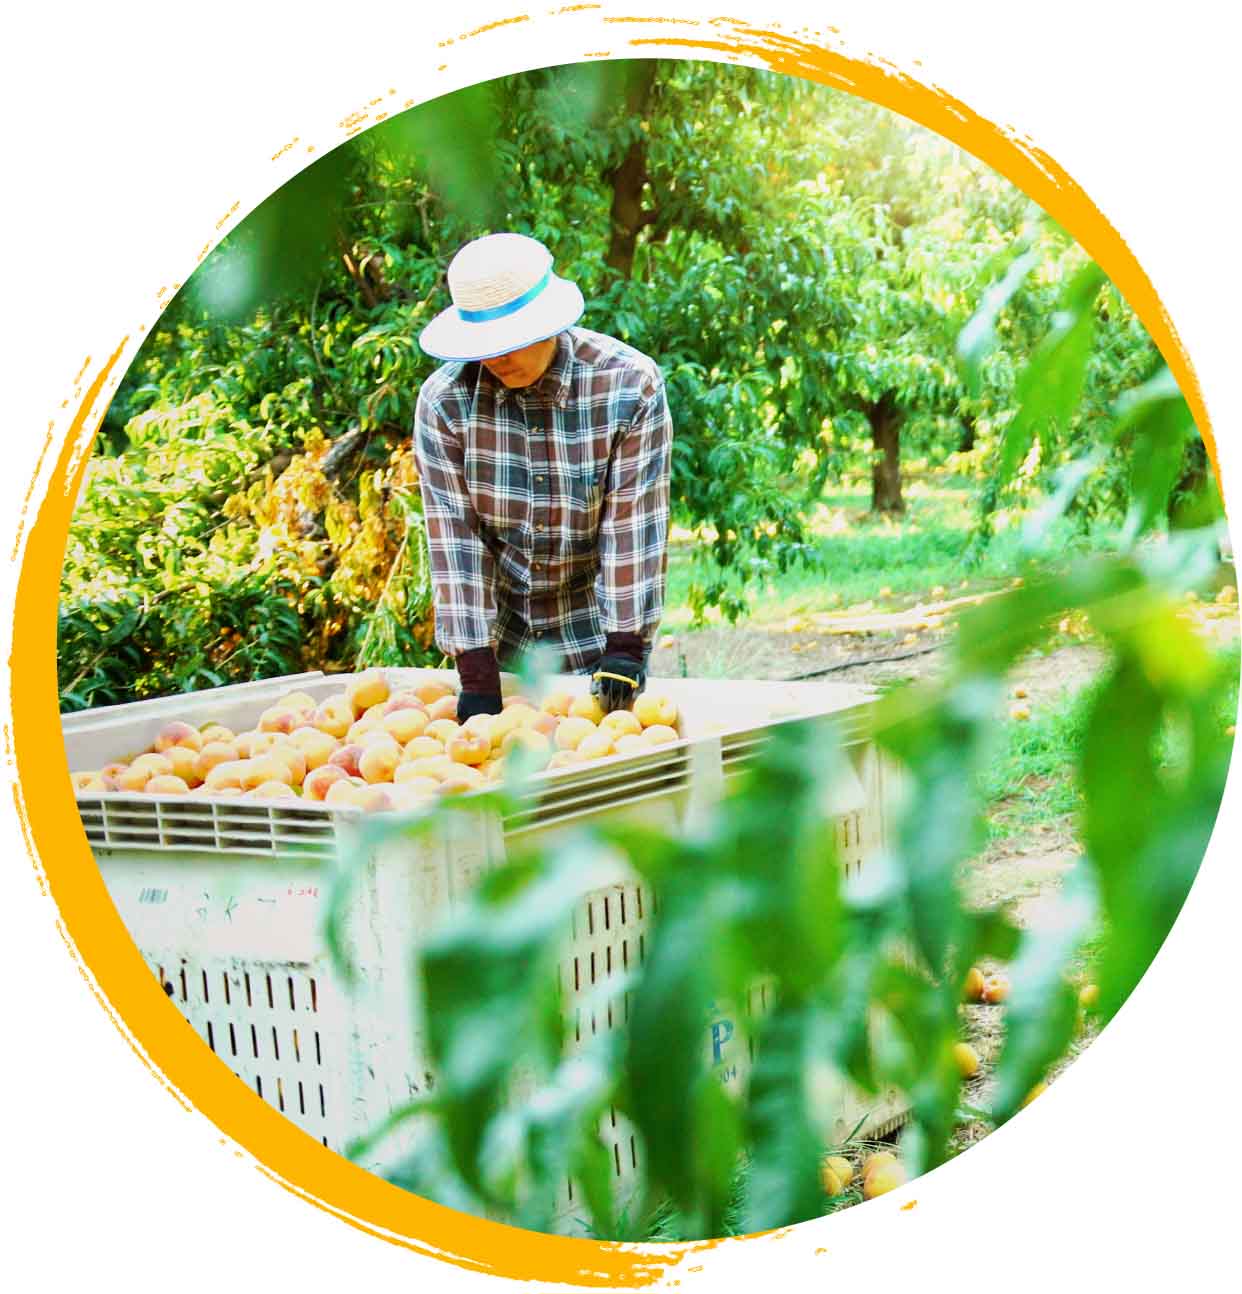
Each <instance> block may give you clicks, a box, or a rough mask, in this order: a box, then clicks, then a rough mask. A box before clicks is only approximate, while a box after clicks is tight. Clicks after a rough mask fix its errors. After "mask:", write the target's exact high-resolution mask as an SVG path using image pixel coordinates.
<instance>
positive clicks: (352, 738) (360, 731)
mask: <svg viewBox="0 0 1242 1294" xmlns="http://www.w3.org/2000/svg"><path fill="white" fill-rule="evenodd" d="M378 727H379V721H378V720H377V719H359V720H358V721H357V722H356V723H351V724H350V725H349V731H348V732H347V733H346V734H345V741H346V742H347V743H351V744H352V743H354V742H357V741H360V740H361V739H362V738H363V737H365V736H366V734H367V733H368V732H374V731H375V729H376V728H378Z"/></svg>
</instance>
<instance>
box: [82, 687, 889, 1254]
mask: <svg viewBox="0 0 1242 1294" xmlns="http://www.w3.org/2000/svg"><path fill="white" fill-rule="evenodd" d="M386 673H387V674H388V676H389V680H390V683H391V685H392V686H393V688H394V690H395V689H398V688H401V687H405V686H412V685H416V684H417V683H419V682H422V681H426V680H428V679H432V678H437V679H442V680H444V681H448V682H454V681H455V675H454V674H453V673H452V672H451V671H434V670H402V669H391V670H388V671H386ZM347 682H348V676H342V675H335V676H325V675H322V674H306V675H298V676H293V677H289V678H283V679H277V680H271V681H266V682H261V683H251V684H243V685H240V686H235V687H227V688H220V689H217V690H215V691H212V692H208V693H195V694H188V695H184V696H177V697H169V698H161V699H159V700H157V701H149V702H139V703H136V704H132V705H125V706H112V707H107V708H101V709H98V710H94V711H88V712H84V713H81V714H75V715H67V716H65V717H64V719H63V729H64V735H65V741H66V747H67V751H68V756H69V766H70V769H71V770H74V771H77V770H83V769H87V768H98V767H101V766H103V765H104V764H106V763H109V762H112V761H114V760H117V759H120V758H123V757H125V756H126V755H133V754H136V753H138V752H139V751H142V750H145V749H147V748H149V747H150V746H151V745H152V743H153V742H154V740H155V736H156V734H157V733H158V731H159V729H160V728H161V727H162V726H163V725H164V724H165V723H167V722H168V721H169V720H170V719H172V718H178V719H183V720H185V721H186V722H189V723H192V724H195V725H201V724H203V723H206V722H207V721H209V720H214V721H216V722H220V723H223V724H225V725H227V726H229V727H231V728H234V729H236V730H242V729H245V728H249V727H252V726H253V725H254V723H255V722H256V721H257V718H258V715H259V714H260V713H261V712H262V711H263V710H264V709H265V708H266V707H267V706H268V705H270V704H271V703H272V702H273V701H274V700H275V699H276V698H277V697H279V696H282V695H284V694H285V693H287V692H289V691H292V690H297V691H301V692H306V693H309V694H310V695H311V696H314V697H316V698H320V697H325V696H327V695H329V694H331V693H333V692H338V691H340V690H341V689H342V688H343V687H344V686H345V685H346V683H347ZM504 682H505V686H504V691H505V692H506V694H508V693H511V692H512V691H513V690H515V688H516V686H517V684H516V680H514V679H510V678H506V679H505V681H504ZM556 686H557V688H558V689H559V690H565V691H570V692H583V691H585V690H586V687H587V680H586V679H585V678H583V677H581V676H566V677H562V678H558V679H557V680H556ZM650 690H651V691H653V692H659V693H661V694H666V695H668V696H670V697H671V698H672V699H673V700H674V701H675V702H676V703H677V705H678V707H679V710H680V712H681V719H680V724H681V729H682V732H683V734H684V736H683V739H682V740H680V741H677V742H674V743H670V744H668V745H666V746H662V747H659V748H657V749H656V750H653V751H651V752H650V753H644V754H642V755H639V756H636V757H632V758H624V757H614V758H611V759H607V760H600V761H598V762H595V763H592V764H589V765H584V766H581V767H577V766H575V767H571V768H569V769H565V770H562V771H561V772H559V773H557V774H555V775H553V776H550V777H547V778H545V779H542V783H543V784H542V785H541V786H539V787H537V788H532V789H531V790H530V791H529V792H528V794H527V795H526V796H525V798H524V799H523V800H522V802H521V803H520V805H519V807H518V808H517V810H516V811H515V812H513V813H512V814H510V815H508V816H506V817H505V818H504V820H503V821H497V820H495V819H494V818H492V817H490V816H488V815H485V814H482V813H479V814H464V815H460V816H459V815H453V817H452V818H451V819H450V821H449V823H448V824H447V825H446V826H445V828H444V830H443V831H442V832H441V833H439V834H438V835H437V836H435V837H425V838H423V839H421V840H420V841H418V842H417V843H413V842H409V841H392V842H390V843H389V844H387V845H385V846H383V847H381V848H380V849H378V850H376V851H375V852H374V853H373V854H372V856H370V857H368V858H366V859H365V860H364V861H363V862H362V864H361V871H360V874H359V878H358V883H357V884H356V886H355V887H354V891H353V900H352V903H351V905H350V908H349V912H348V919H347V930H348V935H349V942H350V944H351V947H352V950H353V956H354V961H355V964H356V965H357V967H358V970H359V975H360V983H359V984H358V985H357V986H355V987H353V988H352V989H350V990H349V991H346V989H345V987H344V986H343V985H342V984H341V983H340V982H339V981H338V979H337V977H336V975H335V974H334V972H333V970H332V968H331V966H330V965H329V962H328V958H327V954H326V951H325V948H324V945H323V939H322V933H321V921H322V914H323V905H324V903H325V901H326V898H327V893H328V880H329V878H330V876H331V874H332V870H333V868H334V865H335V860H336V858H337V856H338V853H339V852H340V851H342V850H344V851H346V854H347V856H351V857H354V858H355V860H356V855H357V851H356V849H353V848H351V838H352V836H353V834H354V825H355V824H356V822H357V820H358V811H357V810H352V809H338V808H329V807H327V806H325V805H322V804H317V803H309V802H308V803H299V804H296V805H291V804H289V803H287V802H284V803H282V802H279V801H273V802H270V803H264V802H260V801H254V800H237V799H232V800H230V799H219V800H211V799H197V800H187V799H186V798H184V797H178V796H148V795H133V794H127V793H122V792H110V793H99V794H91V795H89V796H83V797H79V801H78V805H79V810H80V812H81V815H82V821H83V825H84V827H85V829H86V834H87V837H88V840H89V841H90V844H91V846H92V849H93V851H94V853H95V857H96V859H97V860H98V862H99V864H100V867H101V870H102V872H103V876H104V880H105V883H106V885H107V888H108V890H109V893H110V894H111V896H112V898H113V900H114V902H115V903H116V905H117V909H118V911H119V913H120V916H121V919H122V921H123V922H124V923H125V925H126V927H127V929H128V930H129V932H130V934H131V935H132V936H133V938H134V940H135V942H136V943H137V945H138V947H139V948H140V950H141V951H142V953H143V955H144V957H145V959H146V960H147V962H148V964H149V965H150V966H151V968H152V970H153V972H155V973H156V974H158V975H159V977H160V980H161V983H162V984H163V985H164V988H165V991H166V992H167V993H168V994H169V996H170V997H172V999H173V1000H174V1001H175V1002H176V1003H177V1005H178V1006H179V1007H180V1009H181V1010H182V1012H183V1013H184V1014H185V1016H186V1018H187V1019H188V1020H189V1021H190V1023H191V1024H192V1026H193V1027H194V1028H195V1030H196V1031H197V1032H198V1033H199V1035H200V1036H201V1037H202V1038H203V1039H204V1041H205V1042H206V1043H207V1044H208V1046H210V1047H211V1049H212V1050H213V1051H214V1052H215V1053H216V1055H218V1056H220V1057H221V1059H222V1060H224V1062H225V1063H226V1064H228V1065H229V1066H230V1068H231V1069H232V1070H233V1072H234V1073H235V1074H236V1075H237V1076H238V1077H239V1078H240V1079H241V1080H242V1081H244V1082H246V1083H247V1084H248V1085H249V1086H251V1087H252V1088H254V1089H255V1091H256V1092H258V1094H259V1095H260V1096H261V1097H262V1098H263V1099H264V1100H266V1101H268V1102H269V1103H270V1104H272V1105H273V1106H275V1107H276V1108H277V1109H279V1110H281V1112H282V1113H284V1114H285V1115H286V1117H288V1118H289V1119H291V1120H292V1121H293V1122H294V1123H296V1124H297V1125H298V1126H299V1127H301V1128H302V1129H303V1130H304V1131H305V1132H307V1133H308V1134H309V1135H311V1136H313V1137H315V1138H316V1139H317V1140H319V1141H321V1142H323V1144H325V1145H327V1146H329V1147H332V1148H333V1149H337V1150H343V1149H344V1147H345V1146H346V1145H347V1144H348V1142H349V1141H350V1140H351V1139H352V1138H354V1137H356V1136H359V1135H361V1134H363V1133H366V1132H369V1131H371V1130H372V1129H373V1128H374V1127H375V1126H376V1125H377V1124H378V1123H379V1122H380V1121H381V1120H382V1119H383V1118H384V1117H385V1115H386V1114H388V1113H389V1112H390V1111H391V1110H393V1109H395V1108H397V1107H398V1106H400V1105H403V1104H405V1103H406V1102H408V1101H409V1100H410V1099H411V1098H412V1097H415V1096H418V1095H420V1094H422V1093H425V1092H427V1091H429V1090H430V1089H431V1088H432V1087H433V1086H434V1081H435V1079H434V1074H433V1073H432V1072H431V1067H430V1065H429V1064H428V1063H427V1061H426V1059H425V1047H424V1046H423V1043H422V1039H421V1037H420V1033H421V1031H420V1030H419V1028H418V1026H417V1023H416V1021H417V1018H418V1003H417V1002H416V1001H415V1000H414V998H413V984H412V982H411V977H410V975H409V971H408V967H409V960H408V954H409V948H410V946H411V942H412V941H414V940H416V939H417V938H418V937H419V935H420V933H421V932H422V931H424V930H426V929H427V928H428V927H429V926H430V925H431V924H433V923H434V922H435V920H436V919H437V918H438V917H439V915H440V914H441V913H442V912H443V911H444V910H445V909H446V908H448V907H451V906H452V905H453V904H454V903H455V902H456V901H457V900H458V899H459V898H461V897H462V896H463V895H465V894H466V893H468V892H469V890H470V888H471V887H472V886H473V884H475V883H476V881H477V880H478V878H479V877H480V876H481V875H482V874H483V873H484V872H486V871H487V870H489V869H491V868H493V867H495V866H498V865H499V864H500V863H502V862H503V860H504V857H505V843H506V841H507V840H511V839H513V840H517V839H521V840H523V841H534V840H545V841H546V840H550V839H553V838H554V837H555V836H556V835H557V834H559V833H561V832H564V831H566V830H570V829H573V828H576V827H578V826H580V825H582V824H583V823H587V822H589V821H591V820H592V819H598V818H602V817H605V816H607V817H615V816H617V815H620V814H634V815H637V816H638V817H639V818H640V819H641V820H643V821H646V822H652V823H656V824H659V825H661V826H664V827H666V828H668V829H669V830H673V831H680V830H683V829H686V828H687V827H688V826H689V825H690V824H692V823H693V822H694V820H695V818H696V817H697V815H698V814H699V813H700V812H701V811H703V810H706V809H707V808H708V807H710V806H711V805H712V804H714V803H715V802H716V801H717V799H718V798H719V797H720V795H721V794H722V793H723V792H724V791H725V789H726V787H727V786H728V784H729V783H730V782H731V781H732V780H733V779H734V778H735V777H737V776H738V775H739V774H740V773H741V772H742V771H743V769H744V768H745V766H746V764H747V763H748V762H749V761H751V760H753V759H754V758H755V756H756V755H757V753H758V752H759V750H760V749H761V748H762V745H763V743H764V741H765V740H766V739H767V734H768V731H769V730H770V729H771V727H772V725H773V724H774V723H776V722H779V721H781V720H783V719H788V718H794V717H811V716H821V717H823V718H824V720H825V721H826V722H828V723H831V725H832V727H833V729H834V731H835V732H836V734H837V736H838V739H839V741H840V742H841V744H842V746H843V749H844V751H845V754H846V756H847V759H846V761H845V767H844V769H843V771H842V775H841V777H840V779H839V780H838V781H837V782H836V783H835V784H834V785H833V787H832V788H831V793H830V796H829V799H828V801H827V802H826V803H825V805H824V811H825V814H826V815H829V816H831V817H832V818H833V819H835V821H836V822H837V831H838V845H839V848H840V853H841V857H842V859H843V862H844V864H845V866H846V869H847V872H849V873H851V874H855V875H856V874H857V872H858V871H859V869H860V868H861V867H862V865H863V862H864V860H865V858H866V857H867V855H868V854H869V853H870V852H871V851H872V850H874V849H875V848H877V847H878V846H879V845H880V844H881V843H882V842H883V839H884V834H885V831H886V830H887V815H888V810H889V806H890V803H891V790H892V788H891V786H890V784H889V783H890V779H891V772H890V770H889V768H888V766H887V765H886V763H885V762H884V761H883V760H882V759H881V758H880V757H879V756H878V755H877V753H876V751H875V750H874V748H873V747H872V746H871V745H870V744H869V743H868V742H867V741H866V740H865V736H864V732H863V727H862V722H861V720H862V715H863V711H864V708H865V706H866V704H867V702H868V701H869V699H870V694H869V693H868V692H867V691H866V690H864V689H861V688H857V687H851V686H846V685H841V684H823V683H802V684H782V683H768V682H744V683H742V682H718V681H707V680H694V679H658V680H654V681H653V682H652V683H651V684H650ZM722 701H727V704H722ZM722 713H724V714H727V715H728V719H727V721H724V722H722V719H721V715H722ZM464 798H465V799H466V800H468V799H469V797H464ZM654 902H655V899H654V896H653V895H652V894H650V893H649V892H648V891H646V889H645V887H644V886H643V885H642V884H641V883H640V882H639V881H638V880H637V878H635V877H633V876H628V877H627V876H619V878H618V881H617V883H616V884H615V885H611V886H608V887H606V888H604V889H601V890H598V891H596V892H594V893H592V894H590V895H589V896H587V898H586V899H585V900H584V901H583V903H582V904H581V905H580V906H579V910H578V911H577V912H576V913H575V914H574V918H573V921H572V929H571V930H570V931H568V932H567V937H566V948H565V955H564V957H563V959H562V963H561V988H562V998H563V1004H564V1007H563V1009H564V1012H565V1017H566V1021H567V1024H568V1026H569V1034H570V1037H571V1039H578V1040H581V1041H585V1040H586V1039H587V1038H588V1037H590V1036H594V1035H595V1034H597V1033H599V1032H600V1031H602V1030H609V1029H613V1028H618V1027H620V1026H622V1025H623V1024H624V1021H625V1013H626V1010H627V1005H628V1004H627V1002H626V999H625V995H624V994H623V993H620V992H618V993H617V994H608V993H607V991H606V989H604V990H603V992H602V996H601V986H606V984H607V981H608V980H609V979H610V978H612V977H614V976H616V977H618V978H619V977H620V975H621V974H623V973H624V972H625V971H626V970H627V969H628V968H630V967H631V966H633V965H635V964H641V962H642V960H643V958H644V956H645V945H646V938H647V932H648V928H649V926H650V922H651V917H652V912H653V904H654ZM765 993H766V990H765V989H764V988H763V987H762V986H759V987H757V988H756V989H755V990H754V991H753V992H752V993H751V994H750V995H749V997H750V1000H748V1001H747V1002H745V1003H742V1004H740V1005H739V1006H738V1007H737V1008H731V1007H729V1006H725V1005H722V1006H721V1007H720V1012H719V1014H718V1015H717V1016H715V1017H714V1018H713V1019H711V1020H709V1021H707V1022H705V1029H704V1047H705V1054H706V1055H707V1056H708V1058H709V1059H710V1062H711V1063H712V1065H713V1066H714V1067H715V1070H716V1073H717V1075H718V1076H719V1078H720V1080H721V1081H722V1082H723V1083H725V1084H726V1085H727V1086H730V1087H734V1086H736V1085H739V1084H742V1083H744V1082H745V1081H746V1076H747V1073H748V1071H749V1069H750V1065H751V1062H752V1059H753V1058H752V1056H751V1055H750V1049H749V1047H748V1046H747V1044H746V1043H745V1042H744V1040H743V1039H744V1033H745V1030H744V1029H743V1027H742V1022H741V1020H739V1018H738V1015H737V1011H739V1010H740V1011H741V1012H742V1013H743V1014H751V1013H755V1012H758V1011H761V1010H763V1008H764V997H765ZM588 1001H589V1005H588ZM904 1114H905V1105H904V1103H903V1101H902V1099H901V1097H900V1095H899V1094H898V1093H897V1092H895V1091H891V1092H888V1093H885V1095H884V1097H883V1099H881V1100H878V1101H877V1100H874V1099H873V1100H870V1101H863V1100H862V1098H861V1097H860V1096H859V1094H857V1093H851V1092H843V1094H842V1098H841V1102H840V1112H839V1115H838V1118H837V1124H836V1130H837V1133H838V1135H839V1136H840V1137H842V1138H843V1137H844V1136H845V1135H846V1134H847V1133H848V1132H849V1131H850V1130H851V1129H852V1128H853V1127H854V1125H855V1124H857V1123H858V1121H859V1119H860V1118H865V1122H864V1124H863V1130H864V1132H865V1133H866V1134H868V1135H872V1136H879V1135H883V1134H884V1133H885V1132H887V1131H889V1130H891V1129H892V1128H893V1127H894V1126H896V1125H897V1124H899V1123H900V1122H901V1120H902V1119H903V1118H904ZM603 1134H604V1137H605V1140H606V1142H608V1144H609V1146H610V1149H611V1151H612V1154H613V1159H614V1168H615V1173H616V1178H617V1187H618V1191H619V1192H621V1193H624V1192H625V1190H626V1189H627V1188H628V1187H629V1186H630V1184H631V1183H632V1182H633V1181H634V1179H635V1176H636V1173H637V1170H638V1162H639V1153H640V1150H639V1147H638V1145H637V1143H636V1140H635V1138H634V1135H633V1133H632V1130H631V1129H629V1128H628V1127H627V1126H626V1124H625V1121H624V1120H623V1119H622V1118H620V1117H619V1116H617V1115H616V1114H615V1112H610V1115H609V1117H608V1119H607V1120H606V1121H605V1126H604V1129H603ZM413 1135H415V1130H414V1129H412V1128H411V1129H410V1130H409V1132H408V1133H407V1134H406V1135H405V1136H397V1137H395V1138H392V1139H390V1140H389V1141H388V1142H386V1143H385V1144H384V1145H383V1146H381V1147H377V1149H376V1152H375V1154H374V1155H373V1156H372V1158H371V1159H370V1160H369V1161H367V1162H366V1166H367V1167H369V1168H372V1169H373V1170H375V1171H380V1170H382V1168H383V1167H384V1166H385V1164H387V1163H392V1162H394V1161H395V1160H396V1159H398V1158H399V1157H400V1154H401V1153H402V1151H403V1150H404V1149H405V1148H406V1147H407V1146H408V1144H409V1138H410V1137H411V1136H413ZM561 1212H562V1214H563V1216H564V1219H565V1225H566V1229H573V1226H574V1223H573V1219H574V1200H573V1187H572V1183H568V1182H567V1183H566V1184H565V1186H564V1188H563V1192H562V1199H561Z"/></svg>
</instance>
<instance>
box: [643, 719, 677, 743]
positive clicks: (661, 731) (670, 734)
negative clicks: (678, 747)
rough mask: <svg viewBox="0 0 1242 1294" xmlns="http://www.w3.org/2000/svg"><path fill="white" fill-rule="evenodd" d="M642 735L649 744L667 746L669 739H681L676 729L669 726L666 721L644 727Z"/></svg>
mask: <svg viewBox="0 0 1242 1294" xmlns="http://www.w3.org/2000/svg"><path fill="white" fill-rule="evenodd" d="M643 736H644V737H646V739H647V744H648V745H649V746H667V745H668V743H669V742H670V741H680V740H681V735H680V734H679V733H678V731H677V729H676V728H670V727H669V726H668V724H666V723H653V724H652V725H651V726H650V727H648V728H644V729H643Z"/></svg>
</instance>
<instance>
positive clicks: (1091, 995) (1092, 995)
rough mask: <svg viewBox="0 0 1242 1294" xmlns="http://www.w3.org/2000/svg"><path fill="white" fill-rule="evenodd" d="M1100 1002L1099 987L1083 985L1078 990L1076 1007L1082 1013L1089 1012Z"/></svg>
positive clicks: (1096, 985)
mask: <svg viewBox="0 0 1242 1294" xmlns="http://www.w3.org/2000/svg"><path fill="white" fill-rule="evenodd" d="M1099 1000H1100V986H1099V985H1098V984H1084V985H1083V986H1082V988H1080V989H1079V990H1078V1005H1079V1006H1080V1007H1082V1009H1083V1010H1084V1011H1090V1010H1091V1009H1092V1008H1093V1007H1094V1006H1095V1005H1096V1003H1097V1002H1099Z"/></svg>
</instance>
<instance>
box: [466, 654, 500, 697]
mask: <svg viewBox="0 0 1242 1294" xmlns="http://www.w3.org/2000/svg"><path fill="white" fill-rule="evenodd" d="M457 677H458V678H460V679H461V690H462V691H463V692H481V693H484V694H487V695H495V696H499V694H500V666H499V665H498V664H497V663H496V653H495V652H494V651H493V650H492V649H491V648H490V647H476V648H474V650H473V651H464V652H462V654H461V655H460V656H458V658H457Z"/></svg>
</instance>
